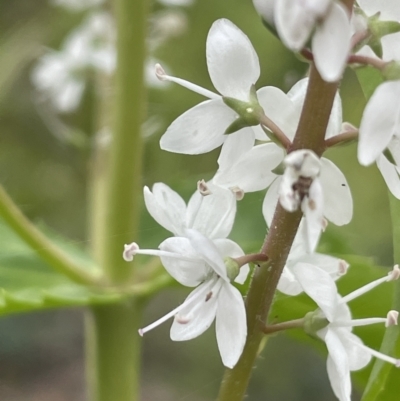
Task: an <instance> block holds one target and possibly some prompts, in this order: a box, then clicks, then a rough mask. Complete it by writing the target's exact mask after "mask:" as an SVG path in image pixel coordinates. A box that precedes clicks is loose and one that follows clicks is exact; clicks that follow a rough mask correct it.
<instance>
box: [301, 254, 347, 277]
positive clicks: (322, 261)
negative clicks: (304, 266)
mask: <svg viewBox="0 0 400 401" xmlns="http://www.w3.org/2000/svg"><path fill="white" fill-rule="evenodd" d="M296 262H300V263H309V264H311V265H314V266H318V267H319V268H320V269H322V270H324V271H326V272H327V273H329V275H330V276H331V277H332V278H333V279H334V280H337V279H338V278H339V277H341V273H340V266H341V264H343V263H345V262H344V261H343V260H342V259H339V258H335V257H333V256H329V255H324V254H322V253H312V254H304V255H302V256H300V257H299V258H298V259H297V260H296Z"/></svg>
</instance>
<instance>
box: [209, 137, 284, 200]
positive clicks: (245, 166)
mask: <svg viewBox="0 0 400 401" xmlns="http://www.w3.org/2000/svg"><path fill="white" fill-rule="evenodd" d="M241 131H243V130H241ZM241 131H239V132H235V133H233V134H230V135H228V137H227V139H226V140H225V142H224V144H223V145H222V149H221V153H220V156H219V158H218V165H219V168H218V171H217V173H216V174H215V176H214V178H213V180H212V182H213V183H214V184H215V185H218V186H221V187H224V188H230V189H232V188H238V189H240V190H241V191H243V193H246V192H254V191H260V190H262V189H265V188H267V187H268V186H269V185H270V184H271V183H272V182H273V181H274V180H275V178H276V174H274V173H273V172H272V170H273V169H274V168H275V167H277V166H278V165H279V164H280V163H281V161H282V159H283V157H284V151H283V149H282V148H280V147H278V146H277V145H275V144H274V143H265V144H262V145H257V146H253V145H254V134H253V132H252V131H251V130H247V131H246V132H241Z"/></svg>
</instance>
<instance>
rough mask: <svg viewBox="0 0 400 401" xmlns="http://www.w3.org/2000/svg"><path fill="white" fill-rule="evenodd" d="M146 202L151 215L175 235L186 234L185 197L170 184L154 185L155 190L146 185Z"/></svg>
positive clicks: (144, 191) (144, 192) (144, 190)
mask: <svg viewBox="0 0 400 401" xmlns="http://www.w3.org/2000/svg"><path fill="white" fill-rule="evenodd" d="M143 194H144V202H145V204H146V208H147V211H148V212H149V213H150V215H151V217H153V219H154V220H155V221H156V222H157V223H158V224H160V225H161V226H163V227H164V228H165V229H167V230H168V231H171V232H172V233H173V234H175V235H179V236H182V235H184V229H185V228H186V224H185V219H186V205H185V202H184V201H183V199H182V198H181V197H180V196H179V195H178V194H177V193H176V192H175V191H173V190H172V189H171V188H170V187H169V186H168V185H165V184H163V183H161V182H159V183H156V184H154V185H153V192H151V191H150V189H149V188H148V187H144V189H143Z"/></svg>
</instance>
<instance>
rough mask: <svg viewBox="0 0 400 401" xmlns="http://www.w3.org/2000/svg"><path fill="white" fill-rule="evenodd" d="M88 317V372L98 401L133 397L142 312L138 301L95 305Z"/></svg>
mask: <svg viewBox="0 0 400 401" xmlns="http://www.w3.org/2000/svg"><path fill="white" fill-rule="evenodd" d="M86 317H87V320H86V328H87V330H86V341H87V348H86V360H87V366H86V368H87V372H88V373H87V376H88V380H89V384H90V388H91V390H92V394H91V399H93V400H96V401H133V400H135V399H137V394H138V388H139V383H138V381H139V375H138V372H139V362H140V343H141V337H140V336H139V334H138V333H137V328H138V327H139V322H140V314H139V313H138V305H137V304H136V303H135V301H128V302H125V303H122V304H116V305H108V306H98V307H93V308H92V310H91V311H88V313H87V316H86Z"/></svg>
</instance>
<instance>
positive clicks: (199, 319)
mask: <svg viewBox="0 0 400 401" xmlns="http://www.w3.org/2000/svg"><path fill="white" fill-rule="evenodd" d="M213 284H214V281H206V282H205V283H204V284H202V285H199V286H198V287H197V288H196V289H195V290H194V291H192V292H191V293H190V294H189V296H188V297H187V298H186V300H185V302H184V304H186V306H185V307H184V308H182V310H180V311H179V316H184V317H187V318H188V321H187V322H185V323H179V321H180V320H179V319H177V318H175V319H174V322H173V323H172V326H171V331H170V336H171V340H172V341H186V340H191V339H192V338H195V337H198V336H199V335H200V334H203V333H204V332H205V331H206V330H207V329H208V328H209V327H210V326H211V323H212V322H213V321H214V318H215V315H216V313H217V304H218V302H217V300H218V295H217V294H216V296H211V297H209V296H207V295H208V294H209V293H210V291H211V290H212V285H213ZM192 299H194V300H193V301H192V302H191V300H192Z"/></svg>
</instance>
